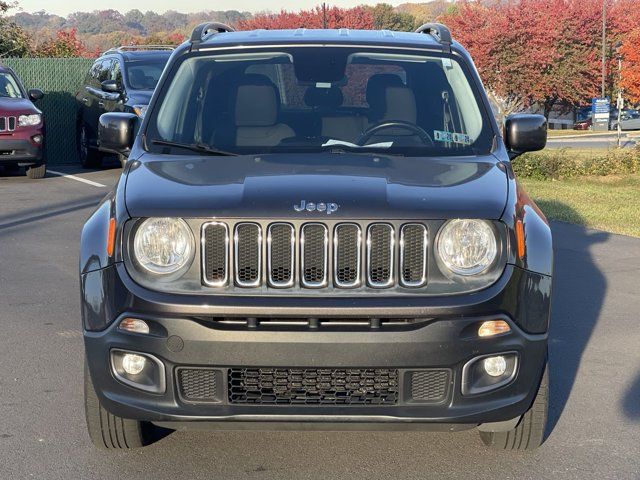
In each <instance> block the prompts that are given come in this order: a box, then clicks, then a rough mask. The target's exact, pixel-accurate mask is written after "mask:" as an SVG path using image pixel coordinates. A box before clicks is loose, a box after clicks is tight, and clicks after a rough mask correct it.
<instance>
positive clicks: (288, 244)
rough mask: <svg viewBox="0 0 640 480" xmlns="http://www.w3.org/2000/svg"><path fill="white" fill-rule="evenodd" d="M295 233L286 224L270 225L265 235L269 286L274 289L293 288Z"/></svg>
mask: <svg viewBox="0 0 640 480" xmlns="http://www.w3.org/2000/svg"><path fill="white" fill-rule="evenodd" d="M295 241H296V237H295V232H294V230H293V227H292V226H291V225H289V224H288V223H272V224H271V225H269V234H268V235H267V263H268V264H269V268H268V271H269V285H270V286H272V287H276V288H286V287H291V286H293V269H294V258H295Z"/></svg>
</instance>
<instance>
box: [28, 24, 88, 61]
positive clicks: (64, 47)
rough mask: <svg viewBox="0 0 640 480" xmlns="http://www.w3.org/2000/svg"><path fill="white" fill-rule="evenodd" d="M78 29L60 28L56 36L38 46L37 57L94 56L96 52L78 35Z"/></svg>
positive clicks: (35, 53)
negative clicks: (90, 50) (88, 48)
mask: <svg viewBox="0 0 640 480" xmlns="http://www.w3.org/2000/svg"><path fill="white" fill-rule="evenodd" d="M77 33H78V32H77V30H76V29H75V28H72V29H71V30H59V31H58V32H57V33H56V37H55V38H53V39H51V40H47V41H46V42H44V43H43V44H42V45H40V46H39V47H37V48H36V50H35V52H34V55H35V56H36V57H93V56H94V53H95V52H89V51H88V50H87V48H86V47H85V45H84V43H82V41H81V40H80V39H79V38H78V37H77Z"/></svg>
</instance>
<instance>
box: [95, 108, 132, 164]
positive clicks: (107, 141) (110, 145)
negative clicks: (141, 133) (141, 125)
mask: <svg viewBox="0 0 640 480" xmlns="http://www.w3.org/2000/svg"><path fill="white" fill-rule="evenodd" d="M137 121H138V117H137V116H136V115H135V114H133V113H105V114H103V115H100V122H99V125H98V148H99V149H100V150H101V151H103V152H108V153H117V154H120V155H125V156H128V155H129V152H131V147H133V141H134V139H135V130H136V122H137Z"/></svg>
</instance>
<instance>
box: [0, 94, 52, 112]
mask: <svg viewBox="0 0 640 480" xmlns="http://www.w3.org/2000/svg"><path fill="white" fill-rule="evenodd" d="M29 113H42V112H40V110H38V109H37V108H36V107H35V105H34V104H33V103H31V100H29V99H27V98H6V97H0V115H1V116H15V115H24V114H29Z"/></svg>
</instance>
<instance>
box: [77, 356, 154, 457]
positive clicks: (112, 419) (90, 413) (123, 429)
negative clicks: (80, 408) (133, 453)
mask: <svg viewBox="0 0 640 480" xmlns="http://www.w3.org/2000/svg"><path fill="white" fill-rule="evenodd" d="M84 410H85V416H86V420H87V429H88V431H89V438H91V441H92V442H93V444H94V445H95V446H96V447H97V448H99V449H100V450H130V449H133V448H140V447H144V446H147V445H150V444H152V443H153V442H154V441H155V440H156V439H157V438H156V435H155V434H154V426H153V425H151V424H150V423H147V422H141V421H139V420H132V419H129V418H122V417H118V416H116V415H113V414H111V413H109V412H107V411H106V410H105V409H104V407H103V406H102V405H101V404H100V400H99V399H98V396H97V395H96V391H95V389H94V388H93V382H92V380H91V375H90V374H89V368H88V367H87V364H86V363H85V366H84Z"/></svg>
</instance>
